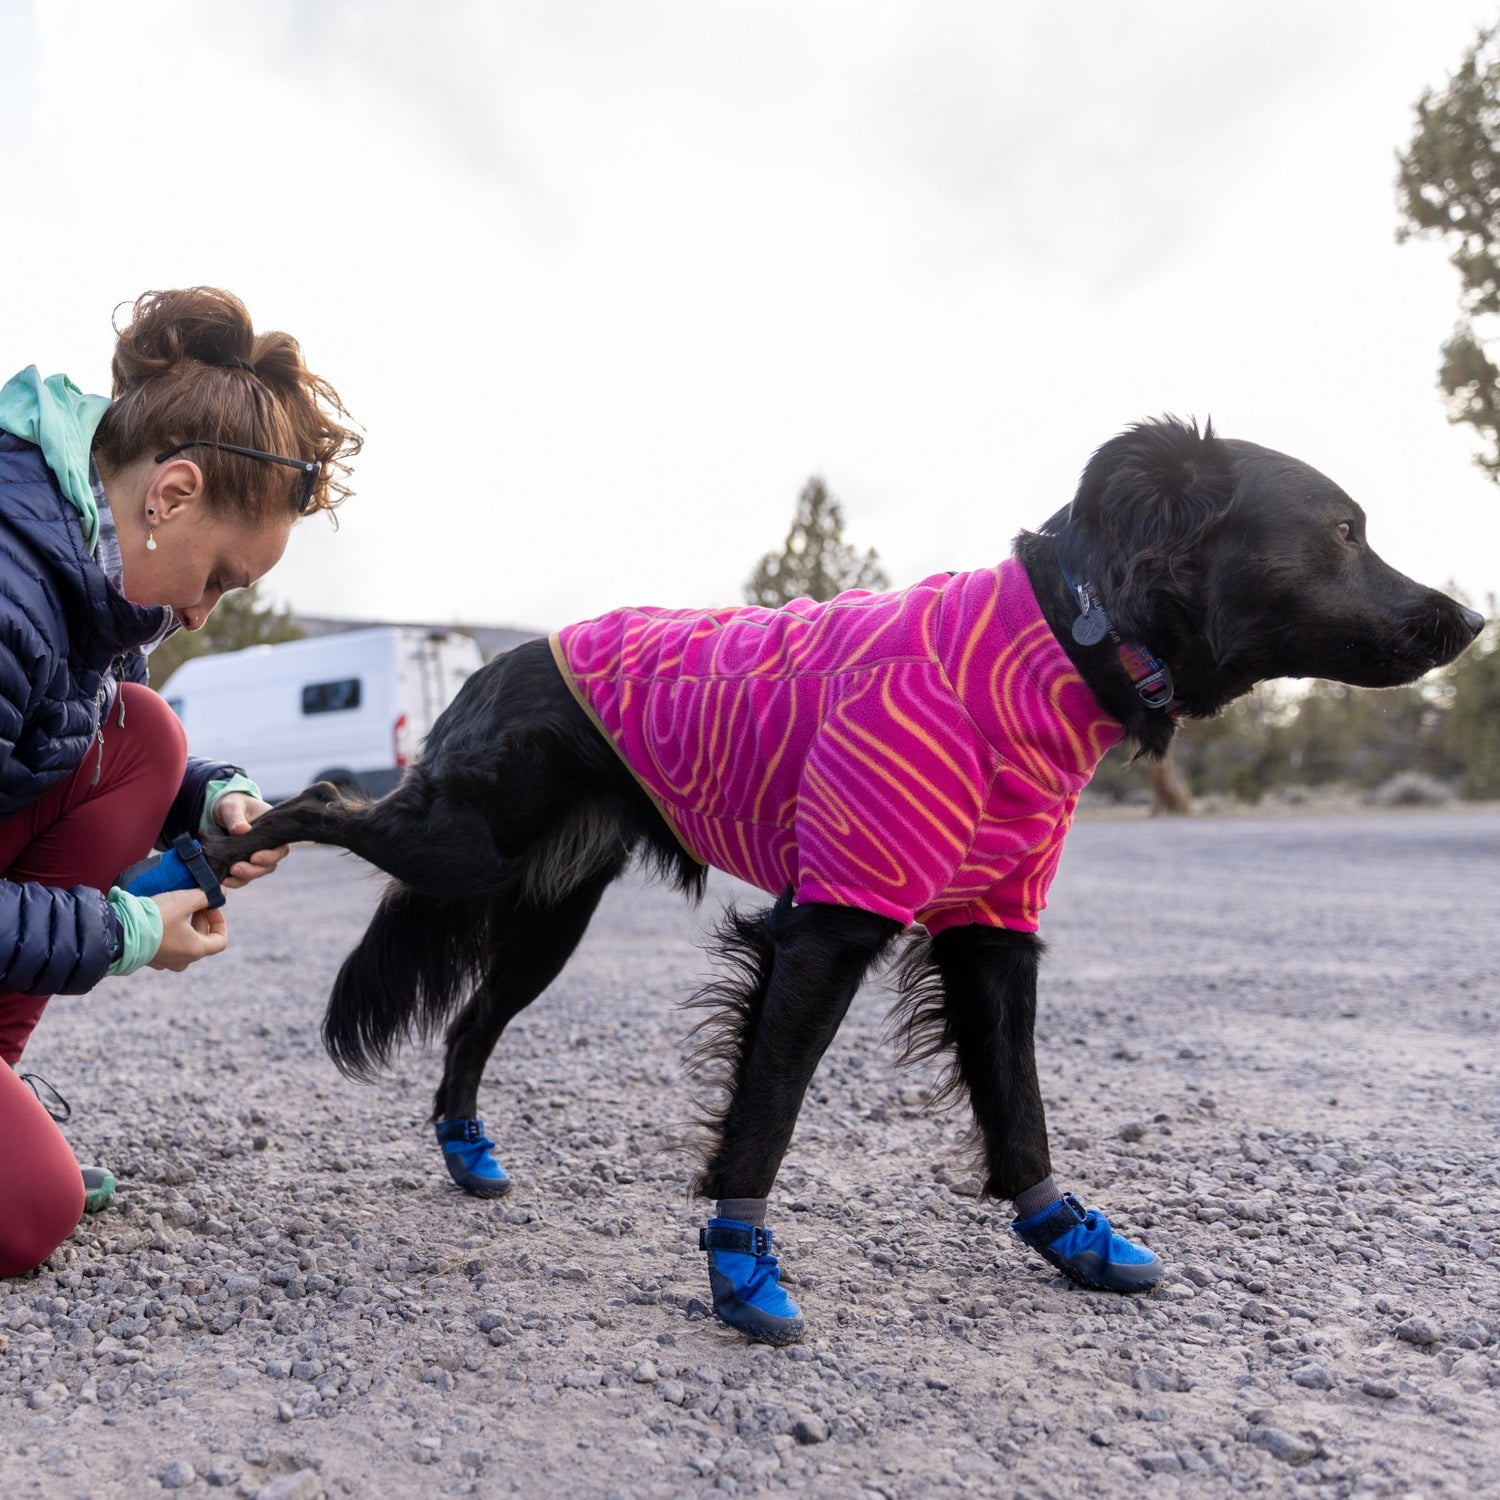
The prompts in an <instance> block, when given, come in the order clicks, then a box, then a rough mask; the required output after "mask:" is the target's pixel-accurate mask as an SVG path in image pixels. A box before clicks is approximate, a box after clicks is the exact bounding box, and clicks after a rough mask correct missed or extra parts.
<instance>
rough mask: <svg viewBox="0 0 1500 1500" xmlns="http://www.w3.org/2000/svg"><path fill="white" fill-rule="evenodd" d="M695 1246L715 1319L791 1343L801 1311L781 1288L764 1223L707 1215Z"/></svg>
mask: <svg viewBox="0 0 1500 1500" xmlns="http://www.w3.org/2000/svg"><path fill="white" fill-rule="evenodd" d="M698 1248H699V1249H700V1250H707V1251H708V1284H709V1287H710V1288H711V1290H712V1291H713V1297H714V1313H715V1314H716V1315H717V1316H718V1318H719V1320H720V1322H723V1323H727V1324H728V1325H729V1326H730V1327H731V1328H737V1329H739V1331H740V1332H741V1333H743V1334H748V1335H749V1337H751V1338H752V1339H755V1340H756V1341H757V1342H758V1343H762V1344H795V1343H796V1342H797V1340H798V1339H800V1338H801V1337H802V1331H803V1327H804V1324H803V1322H802V1314H801V1313H800V1312H799V1311H798V1310H797V1304H796V1303H795V1302H793V1301H792V1299H791V1298H790V1297H788V1296H787V1294H786V1293H785V1292H784V1291H782V1289H781V1281H780V1270H781V1267H780V1265H779V1264H778V1262H777V1260H776V1257H775V1256H774V1255H772V1254H771V1231H770V1230H769V1229H767V1228H766V1227H765V1226H764V1225H760V1224H746V1223H745V1222H743V1220H740V1219H710V1220H709V1221H708V1228H707V1229H700V1230H699V1231H698Z"/></svg>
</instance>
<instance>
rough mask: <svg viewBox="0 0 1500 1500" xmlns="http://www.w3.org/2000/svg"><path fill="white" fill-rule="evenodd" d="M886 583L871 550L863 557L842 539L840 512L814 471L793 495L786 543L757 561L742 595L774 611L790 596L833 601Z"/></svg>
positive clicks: (886, 580) (881, 587)
mask: <svg viewBox="0 0 1500 1500" xmlns="http://www.w3.org/2000/svg"><path fill="white" fill-rule="evenodd" d="M890 586H891V582H890V579H889V578H887V577H886V574H885V570H884V569H883V568H882V567H881V566H880V557H879V554H878V553H876V551H875V549H874V548H873V547H872V548H871V549H870V550H869V551H868V552H866V553H865V554H864V555H863V556H861V555H860V554H859V553H858V552H857V551H856V550H855V549H854V548H853V547H851V546H850V545H849V544H848V543H847V542H846V541H845V540H844V513H843V510H842V508H841V507H840V505H839V503H838V501H837V500H836V499H834V497H833V496H832V495H831V494H830V493H829V491H828V486H827V485H826V484H824V482H823V481H822V479H821V478H819V477H818V476H817V475H816V474H814V475H813V477H812V478H811V479H809V480H808V481H807V483H806V484H805V485H803V487H802V493H801V495H800V496H799V497H798V499H797V513H796V515H795V516H794V518H793V520H792V526H791V530H790V531H788V532H787V534H786V545H785V546H784V547H783V548H782V550H781V551H780V552H768V553H766V555H765V556H764V557H763V558H761V560H760V562H759V563H757V564H756V567H755V571H754V572H753V573H752V574H751V575H750V579H749V582H748V583H746V585H745V598H746V600H747V601H748V602H749V603H751V604H761V605H765V606H767V607H768V608H772V609H774V608H776V607H777V606H778V605H782V604H787V603H789V602H790V601H791V600H793V599H832V598H833V596H834V595H835V594H841V593H843V592H844V590H845V589H873V590H877V591H878V590H880V589H888V588H889V587H890Z"/></svg>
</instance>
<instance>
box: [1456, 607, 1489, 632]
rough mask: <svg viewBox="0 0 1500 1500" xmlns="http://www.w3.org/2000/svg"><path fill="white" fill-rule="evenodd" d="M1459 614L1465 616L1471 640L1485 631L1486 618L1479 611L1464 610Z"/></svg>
mask: <svg viewBox="0 0 1500 1500" xmlns="http://www.w3.org/2000/svg"><path fill="white" fill-rule="evenodd" d="M1459 614H1461V615H1462V616H1463V621H1464V624H1465V626H1467V627H1468V631H1469V639H1470V640H1473V639H1474V637H1475V636H1476V635H1478V634H1479V632H1480V631H1481V630H1483V629H1484V616H1483V615H1482V614H1480V613H1479V611H1478V610H1474V609H1462V608H1461V609H1460V610H1459Z"/></svg>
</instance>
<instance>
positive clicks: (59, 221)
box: [0, 0, 1500, 628]
mask: <svg viewBox="0 0 1500 1500" xmlns="http://www.w3.org/2000/svg"><path fill="white" fill-rule="evenodd" d="M1497 11H1500V6H1497V4H1496V3H1495V0H1489V3H1477V0H1475V3H1467V0H1258V3H1256V4H1254V5H1251V4H1248V3H1242V4H1227V5H1205V4H1203V3H1201V0H1195V3H1172V0H1138V3H1136V4H1131V5H1122V4H1120V3H1118V0H1110V3H1101V0H1074V3H1072V4H1070V5H1068V6H1053V5H1043V4H1041V3H1035V4H1022V3H1009V4H1002V3H999V0H990V3H978V0H975V3H969V4H961V3H947V0H890V3H882V0H845V3H827V4H819V3H817V0H796V3H789V4H782V3H774V0H754V3H751V0H745V3H737V4H731V3H715V0H660V3H635V0H592V3H590V0H534V3H506V0H487V3H480V0H472V3H455V0H424V3H422V4H416V3H413V0H406V3H387V0H254V3H234V0H228V3H226V0H215V3H212V4H209V3H206V0H200V3H189V0H34V3H23V0H0V132H3V134H0V139H3V141H4V143H5V147H6V150H5V159H6V178H5V183H4V188H3V192H4V208H3V210H0V223H3V224H4V226H5V228H4V233H3V235H0V268H3V270H4V273H5V284H6V290H5V294H4V297H3V299H0V364H3V365H4V366H5V370H4V372H3V373H0V378H3V374H8V373H9V372H10V371H12V370H15V369H19V368H21V367H22V366H24V365H27V364H31V363H35V364H38V365H40V366H41V367H42V370H43V373H50V372H53V371H57V370H64V371H67V372H68V373H70V374H71V375H72V376H73V377H74V379H75V380H77V381H78V383H79V384H81V385H82V386H84V387H85V388H86V389H95V390H102V389H105V388H107V379H108V361H109V354H110V349H111V343H112V334H111V332H110V316H111V311H112V309H113V308H114V307H115V305H116V304H117V303H119V302H121V301H122V300H127V299H131V298H133V297H135V296H136V295H137V294H138V293H140V292H141V291H143V290H146V289H148V288H154V287H165V286H181V285H188V284H192V283H199V282H206V283H213V284H217V285H220V286H225V287H228V288H230V289H231V290H233V291H235V292H236V293H238V294H239V295H240V296H241V297H243V298H244V300H245V301H246V302H247V304H248V305H249V307H250V310H251V313H252V315H253V316H254V317H255V319H256V321H257V323H259V324H261V325H263V326H274V327H282V328H286V329H288V330H289V331H291V332H292V333H293V334H295V335H296V336H297V337H298V338H299V339H300V340H301V341H302V343H303V346H304V349H305V351H306V353H307V356H308V358H309V361H310V362H311V363H312V364H313V366H314V368H316V369H317V370H319V371H320V372H321V373H323V374H325V375H327V376H328V377H329V378H330V379H331V380H332V381H333V383H334V384H335V385H336V386H337V387H338V388H339V390H340V391H341V392H342V393H343V395H344V397H345V399H346V401H347V403H348V405H349V407H350V409H351V410H352V411H353V412H354V413H355V415H356V416H357V417H358V418H359V419H360V421H361V422H362V424H363V425H364V427H365V428H366V430H367V445H366V449H365V452H364V454H363V455H362V457H361V458H360V460H359V463H358V469H357V473H356V477H355V481H354V483H355V488H356V490H357V494H356V495H355V497H354V498H353V499H352V500H351V501H349V503H348V505H347V506H346V507H345V509H344V512H343V520H342V525H341V527H340V529H339V530H338V532H337V533H335V532H334V531H333V530H332V529H331V528H330V527H329V525H328V524H327V521H326V519H323V518H317V519H315V520H314V521H313V522H311V523H308V524H305V525H303V526H300V527H298V528H297V531H296V534H295V535H294V538H293V541H292V545H291V547H290V548H289V549H288V553H287V556H286V558H285V560H284V561H283V563H282V564H281V566H280V567H279V568H278V569H277V570H276V571H275V572H274V573H273V574H272V575H271V576H270V578H269V579H268V581H267V583H268V589H269V592H270V593H271V594H272V596H273V597H275V598H277V599H279V600H282V601H285V602H288V603H290V604H291V605H292V606H293V607H294V608H296V609H298V610H300V611H303V612H306V613H309V614H324V615H349V616H354V617H357V618H401V619H423V620H460V621H468V622H472V623H487V624H514V625H522V626H530V627H537V628H548V627H552V626H556V625H559V624H562V623H565V622H566V621H568V620H570V619H574V618H579V617H583V616H586V615H590V614H594V613H598V612H599V611H601V610H604V609H607V608H609V607H612V606H614V605H617V604H622V603H627V602H634V603H660V604H722V603H734V602H738V600H739V599H740V597H741V589H742V586H743V583H744V580H745V579H746V577H747V576H748V574H749V573H750V570H751V568H752V567H753V565H754V563H755V562H756V560H757V558H758V557H759V556H760V555H761V554H762V553H763V552H765V551H767V550H769V549H772V548H778V547H779V546H780V545H781V542H782V540H783V538H784V536H785V532H786V527H787V524H788V522H789V520H790V518H791V514H792V508H793V505H794V502H795V499H796V496H797V492H798V490H799V489H800V488H801V486H802V484H803V482H804V481H805V480H806V478H807V477H808V475H809V474H811V473H814V472H816V473H820V474H822V475H823V476H824V477H825V478H826V479H827V481H828V483H829V485H830V487H831V488H832V489H833V491H834V492H835V494H837V495H838V496H839V497H840V499H841V500H842V502H843V505H844V510H845V515H846V519H847V522H848V536H849V539H850V540H851V541H853V542H854V543H856V544H857V545H859V546H861V547H867V546H873V547H875V548H877V549H878V550H879V552H880V554H881V558H882V560H883V562H884V563H885V566H886V568H887V571H888V572H889V573H890V575H891V577H892V579H893V581H894V582H896V583H907V582H911V581H913V580H915V579H917V578H920V577H922V576H924V575H925V574H927V573H929V572H932V571H934V570H936V569H939V568H966V567H975V566H981V565H984V564H988V563H992V562H994V561H996V560H998V559H999V558H1000V557H1001V556H1002V555H1004V554H1005V552H1006V551H1007V550H1008V548H1009V544H1010V540H1011V538H1012V537H1013V536H1014V534H1015V533H1016V531H1017V530H1018V529H1019V528H1021V527H1022V526H1027V525H1034V524H1037V523H1039V522H1040V521H1042V520H1043V519H1045V518H1046V517H1047V516H1048V515H1050V514H1051V513H1052V512H1053V511H1054V510H1055V509H1057V508H1058V507H1059V506H1060V505H1061V504H1062V503H1063V502H1064V501H1066V500H1067V499H1068V498H1069V496H1070V495H1071V493H1072V490H1073V487H1074V484H1075V482H1076V478H1077V475H1078V472H1079V470H1080V468H1081V467H1082V465H1083V463H1084V462H1085V460H1086V459H1087V457H1088V455H1089V453H1090V452H1091V451H1092V450H1093V449H1094V448H1095V447H1096V446H1098V444H1099V443H1100V442H1102V441H1103V440H1104V439H1105V438H1107V437H1108V436H1110V435H1111V434H1112V433H1113V432H1115V431H1117V430H1118V429H1119V428H1121V427H1122V426H1124V425H1125V424H1127V423H1128V422H1131V421H1133V420H1136V419H1138V418H1140V417H1143V416H1146V415H1150V414H1156V413H1161V412H1164V411H1172V412H1177V413H1179V414H1183V415H1196V416H1198V417H1200V418H1202V417H1205V416H1210V415H1211V416H1212V417H1213V419H1214V422H1215V424H1216V425H1217V426H1218V427H1219V428H1220V430H1221V431H1223V432H1224V433H1225V434H1227V435H1229V436H1234V437H1243V438H1249V439H1252V440H1253V441H1256V442H1260V443H1263V444H1266V445H1268V446H1270V447H1275V448H1282V449H1284V450H1286V451H1288V452H1291V453H1294V454H1296V455H1297V456H1298V457H1300V458H1303V459H1305V460H1307V461H1308V462H1310V463H1312V464H1314V465H1315V466H1316V467H1318V468H1320V469H1322V470H1323V471H1324V472H1325V473H1327V474H1328V475H1329V476H1331V477H1332V478H1333V479H1335V480H1336V481H1338V482H1339V483H1340V484H1342V485H1343V486H1344V487H1345V488H1346V489H1348V490H1349V491H1350V492H1351V493H1352V494H1353V495H1354V497H1355V498H1356V499H1357V500H1359V501H1360V502H1361V504H1363V506H1364V507H1365V509H1366V511H1367V512H1368V513H1369V516H1370V530H1371V538H1372V541H1373V542H1374V544H1375V546H1376V547H1377V549H1378V550H1380V551H1381V552H1382V553H1383V554H1384V555H1385V556H1386V558H1387V559H1388V560H1389V561H1391V562H1393V563H1395V564H1396V565H1397V566H1399V567H1402V568H1404V569H1405V570H1406V571H1409V572H1412V573H1414V574H1416V575H1417V576H1419V577H1421V578H1423V579H1424V580H1425V581H1427V582H1431V583H1442V582H1444V581H1446V580H1449V579H1453V580H1456V581H1457V582H1458V583H1459V584H1460V585H1461V586H1462V587H1463V588H1464V589H1465V590H1466V591H1467V592H1468V593H1469V594H1470V596H1471V597H1474V598H1476V599H1482V598H1483V597H1484V596H1485V595H1486V594H1487V593H1488V592H1490V591H1500V491H1497V490H1496V489H1495V487H1494V486H1492V485H1490V484H1489V483H1488V482H1487V481H1486V480H1485V479H1484V478H1483V476H1482V475H1481V474H1480V473H1479V472H1478V471H1477V470H1476V469H1474V468H1473V467H1472V465H1471V463H1470V461H1469V453H1470V449H1471V443H1470V439H1469V437H1468V435H1467V431H1466V430H1465V429H1457V428H1451V427H1449V426H1448V424H1447V423H1446V421H1445V419H1444V416H1443V411H1442V407H1441V404H1440V402H1439V399H1438V396H1437V393H1436V390H1435V386H1434V372H1435V369H1436V365H1437V360H1438V346H1439V344H1440V342H1441V341H1442V339H1443V338H1444V336H1445V335H1446V333H1447V332H1448V330H1449V329H1450V327H1451V326H1452V323H1453V319H1454V315H1455V307H1456V278H1455V276H1454V274H1453V272H1452V271H1451V269H1450V268H1449V267H1448V266H1447V264H1446V260H1445V252H1444V251H1443V250H1442V249H1441V248H1440V247H1438V246H1436V245H1431V244H1425V243H1424V244H1408V245H1405V246H1400V247H1398V246H1397V245H1396V244H1395V240H1394V231H1395V227H1396V223H1397V218H1396V208H1395V192H1394V186H1393V179H1394V174H1395V153H1396V151H1397V150H1398V148H1400V147H1401V146H1403V145H1404V144H1405V142H1406V140H1407V139H1408V137H1409V135H1410V130H1411V121H1412V104H1413V101H1414V100H1415V99H1416V97H1417V95H1418V94H1419V93H1420V92H1421V90H1422V88H1423V87H1424V86H1425V85H1428V84H1441V83H1442V82H1443V80H1444V79H1445V78H1446V76H1447V74H1448V73H1449V72H1450V71H1451V69H1452V68H1453V67H1454V66H1455V65H1456V64H1457V62H1458V60H1459V57H1460V55H1461V53H1462V51H1463V49H1464V47H1465V46H1466V45H1467V43H1468V42H1469V41H1470V40H1471V39H1472V36H1473V34H1474V32H1475V30H1476V28H1477V27H1478V25H1480V24H1481V23H1484V22H1487V21H1490V20H1493V19H1494V18H1495V17H1496V14H1497Z"/></svg>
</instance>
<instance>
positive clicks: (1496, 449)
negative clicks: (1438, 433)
mask: <svg viewBox="0 0 1500 1500" xmlns="http://www.w3.org/2000/svg"><path fill="white" fill-rule="evenodd" d="M1416 115H1417V124H1416V129H1415V131H1414V132H1413V134H1412V139H1411V144H1410V145H1409V146H1408V147H1407V148H1406V151H1405V154H1404V155H1402V156H1401V157H1400V158H1399V162H1400V173H1399V175H1398V177H1397V188H1398V191H1399V194H1400V207H1401V211H1402V214H1403V219H1404V222H1403V223H1402V224H1401V225H1400V227H1399V228H1398V229H1397V231H1396V238H1397V240H1398V241H1404V240H1406V239H1409V238H1411V237H1412V236H1413V235H1422V236H1427V237H1432V238H1437V239H1442V240H1446V241H1448V242H1449V243H1450V244H1451V245H1452V246H1453V250H1452V254H1451V255H1450V256H1449V260H1450V262H1451V263H1452V265H1453V268H1454V269H1455V270H1456V271H1457V272H1458V276H1459V285H1460V291H1459V309H1460V311H1459V319H1458V323H1457V325H1456V326H1455V328H1454V330H1453V333H1452V335H1451V336H1450V337H1449V338H1448V340H1447V342H1446V343H1445V344H1444V345H1443V346H1442V364H1441V366H1440V367H1439V371H1438V384H1439V386H1440V387H1441V388H1442V390H1443V392H1444V394H1445V395H1446V397H1447V406H1448V420H1449V421H1450V422H1455V423H1457V422H1464V423H1467V424H1468V425H1469V426H1471V427H1473V428H1474V430H1475V431H1476V432H1478V433H1479V434H1480V436H1481V437H1482V438H1483V439H1484V440H1485V449H1484V451H1482V452H1480V453H1479V454H1477V455H1476V457H1475V462H1476V463H1478V465H1479V466H1480V468H1482V469H1483V470H1484V471H1485V473H1487V474H1488V475H1489V476H1490V478H1491V479H1493V480H1495V481H1496V482H1497V483H1500V370H1497V369H1496V366H1495V363H1494V361H1493V360H1492V359H1491V358H1490V357H1489V354H1488V353H1487V352H1486V348H1485V346H1486V344H1487V343H1488V342H1490V341H1491V339H1490V338H1487V337H1486V335H1485V333H1484V331H1483V330H1484V326H1485V324H1484V320H1486V319H1489V320H1491V327H1493V319H1494V316H1495V315H1496V314H1497V313H1500V26H1495V27H1490V28H1488V29H1486V30H1482V31H1481V32H1480V33H1479V34H1478V36H1477V37H1476V38H1475V40H1474V42H1473V43H1472V44H1471V45H1470V47H1469V50H1468V51H1467V52H1465V53H1464V56H1463V60H1462V61H1461V62H1460V64H1459V67H1458V70H1457V71H1456V72H1455V73H1454V74H1453V76H1452V77H1451V78H1450V79H1449V80H1448V84H1447V87H1446V88H1444V89H1442V90H1434V89H1427V90H1425V91H1424V92H1423V94H1422V97H1421V98H1420V99H1418V100H1417V103H1416Z"/></svg>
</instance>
